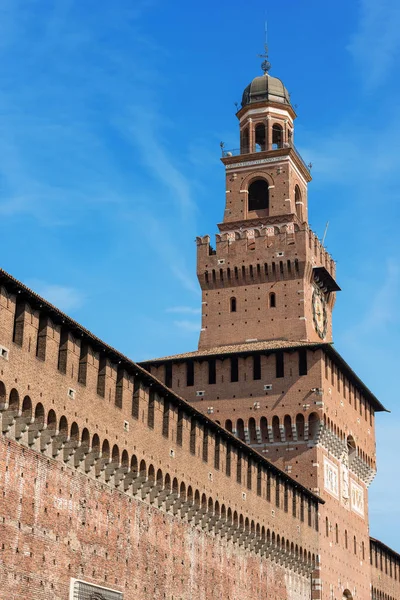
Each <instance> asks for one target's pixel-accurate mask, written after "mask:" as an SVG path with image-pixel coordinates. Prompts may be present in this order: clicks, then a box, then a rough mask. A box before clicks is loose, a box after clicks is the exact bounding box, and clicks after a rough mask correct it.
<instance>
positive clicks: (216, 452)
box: [214, 435, 221, 469]
mask: <svg viewBox="0 0 400 600" xmlns="http://www.w3.org/2000/svg"><path fill="white" fill-rule="evenodd" d="M220 454H221V439H220V437H219V435H217V436H215V450H214V469H219V463H220Z"/></svg>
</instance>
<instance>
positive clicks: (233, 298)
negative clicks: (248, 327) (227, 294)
mask: <svg viewBox="0 0 400 600" xmlns="http://www.w3.org/2000/svg"><path fill="white" fill-rule="evenodd" d="M231 312H236V298H235V297H232V298H231Z"/></svg>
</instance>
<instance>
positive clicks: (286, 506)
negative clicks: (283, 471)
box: [283, 483, 289, 512]
mask: <svg viewBox="0 0 400 600" xmlns="http://www.w3.org/2000/svg"><path fill="white" fill-rule="evenodd" d="M283 508H284V510H285V512H288V511H289V486H288V484H287V483H285V495H284V497H283Z"/></svg>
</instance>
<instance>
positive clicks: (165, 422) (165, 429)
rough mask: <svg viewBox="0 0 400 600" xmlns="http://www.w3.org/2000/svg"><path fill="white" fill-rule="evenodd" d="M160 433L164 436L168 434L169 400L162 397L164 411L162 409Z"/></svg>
mask: <svg viewBox="0 0 400 600" xmlns="http://www.w3.org/2000/svg"><path fill="white" fill-rule="evenodd" d="M162 434H163V436H164V437H168V435H169V402H168V400H165V398H164V411H163V426H162Z"/></svg>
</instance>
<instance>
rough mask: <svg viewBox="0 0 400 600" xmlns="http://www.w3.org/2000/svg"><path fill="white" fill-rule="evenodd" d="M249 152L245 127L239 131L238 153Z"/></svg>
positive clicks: (247, 133) (247, 131)
mask: <svg viewBox="0 0 400 600" xmlns="http://www.w3.org/2000/svg"><path fill="white" fill-rule="evenodd" d="M249 152H250V141H249V128H248V127H246V128H245V129H242V131H241V132H240V154H248V153H249Z"/></svg>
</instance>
